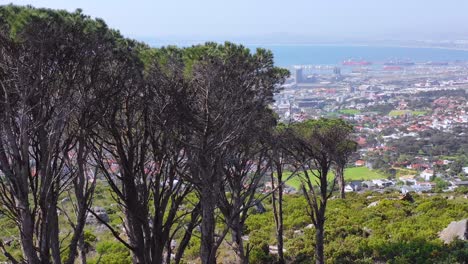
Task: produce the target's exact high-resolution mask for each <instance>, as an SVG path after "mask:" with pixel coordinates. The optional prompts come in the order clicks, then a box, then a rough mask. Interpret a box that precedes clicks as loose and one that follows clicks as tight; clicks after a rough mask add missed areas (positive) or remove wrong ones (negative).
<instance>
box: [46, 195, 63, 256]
mask: <svg viewBox="0 0 468 264" xmlns="http://www.w3.org/2000/svg"><path fill="white" fill-rule="evenodd" d="M56 204H57V202H56V201H54V202H53V203H52V204H51V209H50V212H49V214H50V223H49V230H50V248H51V252H52V259H53V260H54V263H55V264H60V263H62V258H61V257H60V240H59V225H58V215H57V207H56V206H55V205H56Z"/></svg>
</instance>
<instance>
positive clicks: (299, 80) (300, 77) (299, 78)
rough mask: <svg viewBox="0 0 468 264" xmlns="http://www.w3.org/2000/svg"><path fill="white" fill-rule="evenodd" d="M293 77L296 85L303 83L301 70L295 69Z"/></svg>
mask: <svg viewBox="0 0 468 264" xmlns="http://www.w3.org/2000/svg"><path fill="white" fill-rule="evenodd" d="M294 77H295V79H296V83H301V82H303V75H302V68H297V69H296V76H294Z"/></svg>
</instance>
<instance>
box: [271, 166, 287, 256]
mask: <svg viewBox="0 0 468 264" xmlns="http://www.w3.org/2000/svg"><path fill="white" fill-rule="evenodd" d="M280 166H281V165H280V164H276V172H277V175H276V177H277V178H278V199H276V195H275V191H273V193H272V196H271V197H272V206H273V215H274V218H275V224H276V240H277V242H278V245H277V246H278V263H279V264H284V263H285V260H284V253H283V248H284V241H283V184H281V183H282V181H283V176H282V175H283V171H282V169H281V167H280ZM271 185H272V189H273V190H274V189H275V178H274V176H273V174H271ZM277 203H278V204H277Z"/></svg>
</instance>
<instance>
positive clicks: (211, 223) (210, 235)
mask: <svg viewBox="0 0 468 264" xmlns="http://www.w3.org/2000/svg"><path fill="white" fill-rule="evenodd" d="M214 193H215V192H214V190H212V189H211V188H205V190H203V191H202V193H201V210H202V221H201V247H200V257H201V260H202V263H203V264H216V252H215V242H214V236H215V228H216V222H215V215H214V214H215V208H216V197H215V195H214Z"/></svg>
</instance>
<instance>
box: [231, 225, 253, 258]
mask: <svg viewBox="0 0 468 264" xmlns="http://www.w3.org/2000/svg"><path fill="white" fill-rule="evenodd" d="M239 218H240V217H239V216H237V217H236V218H235V219H234V221H235V222H234V224H233V228H232V243H233V248H234V252H236V256H237V263H238V264H248V263H249V259H248V258H247V256H246V254H245V250H244V242H243V240H242V224H241V223H240V222H239V220H240V219H239Z"/></svg>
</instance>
